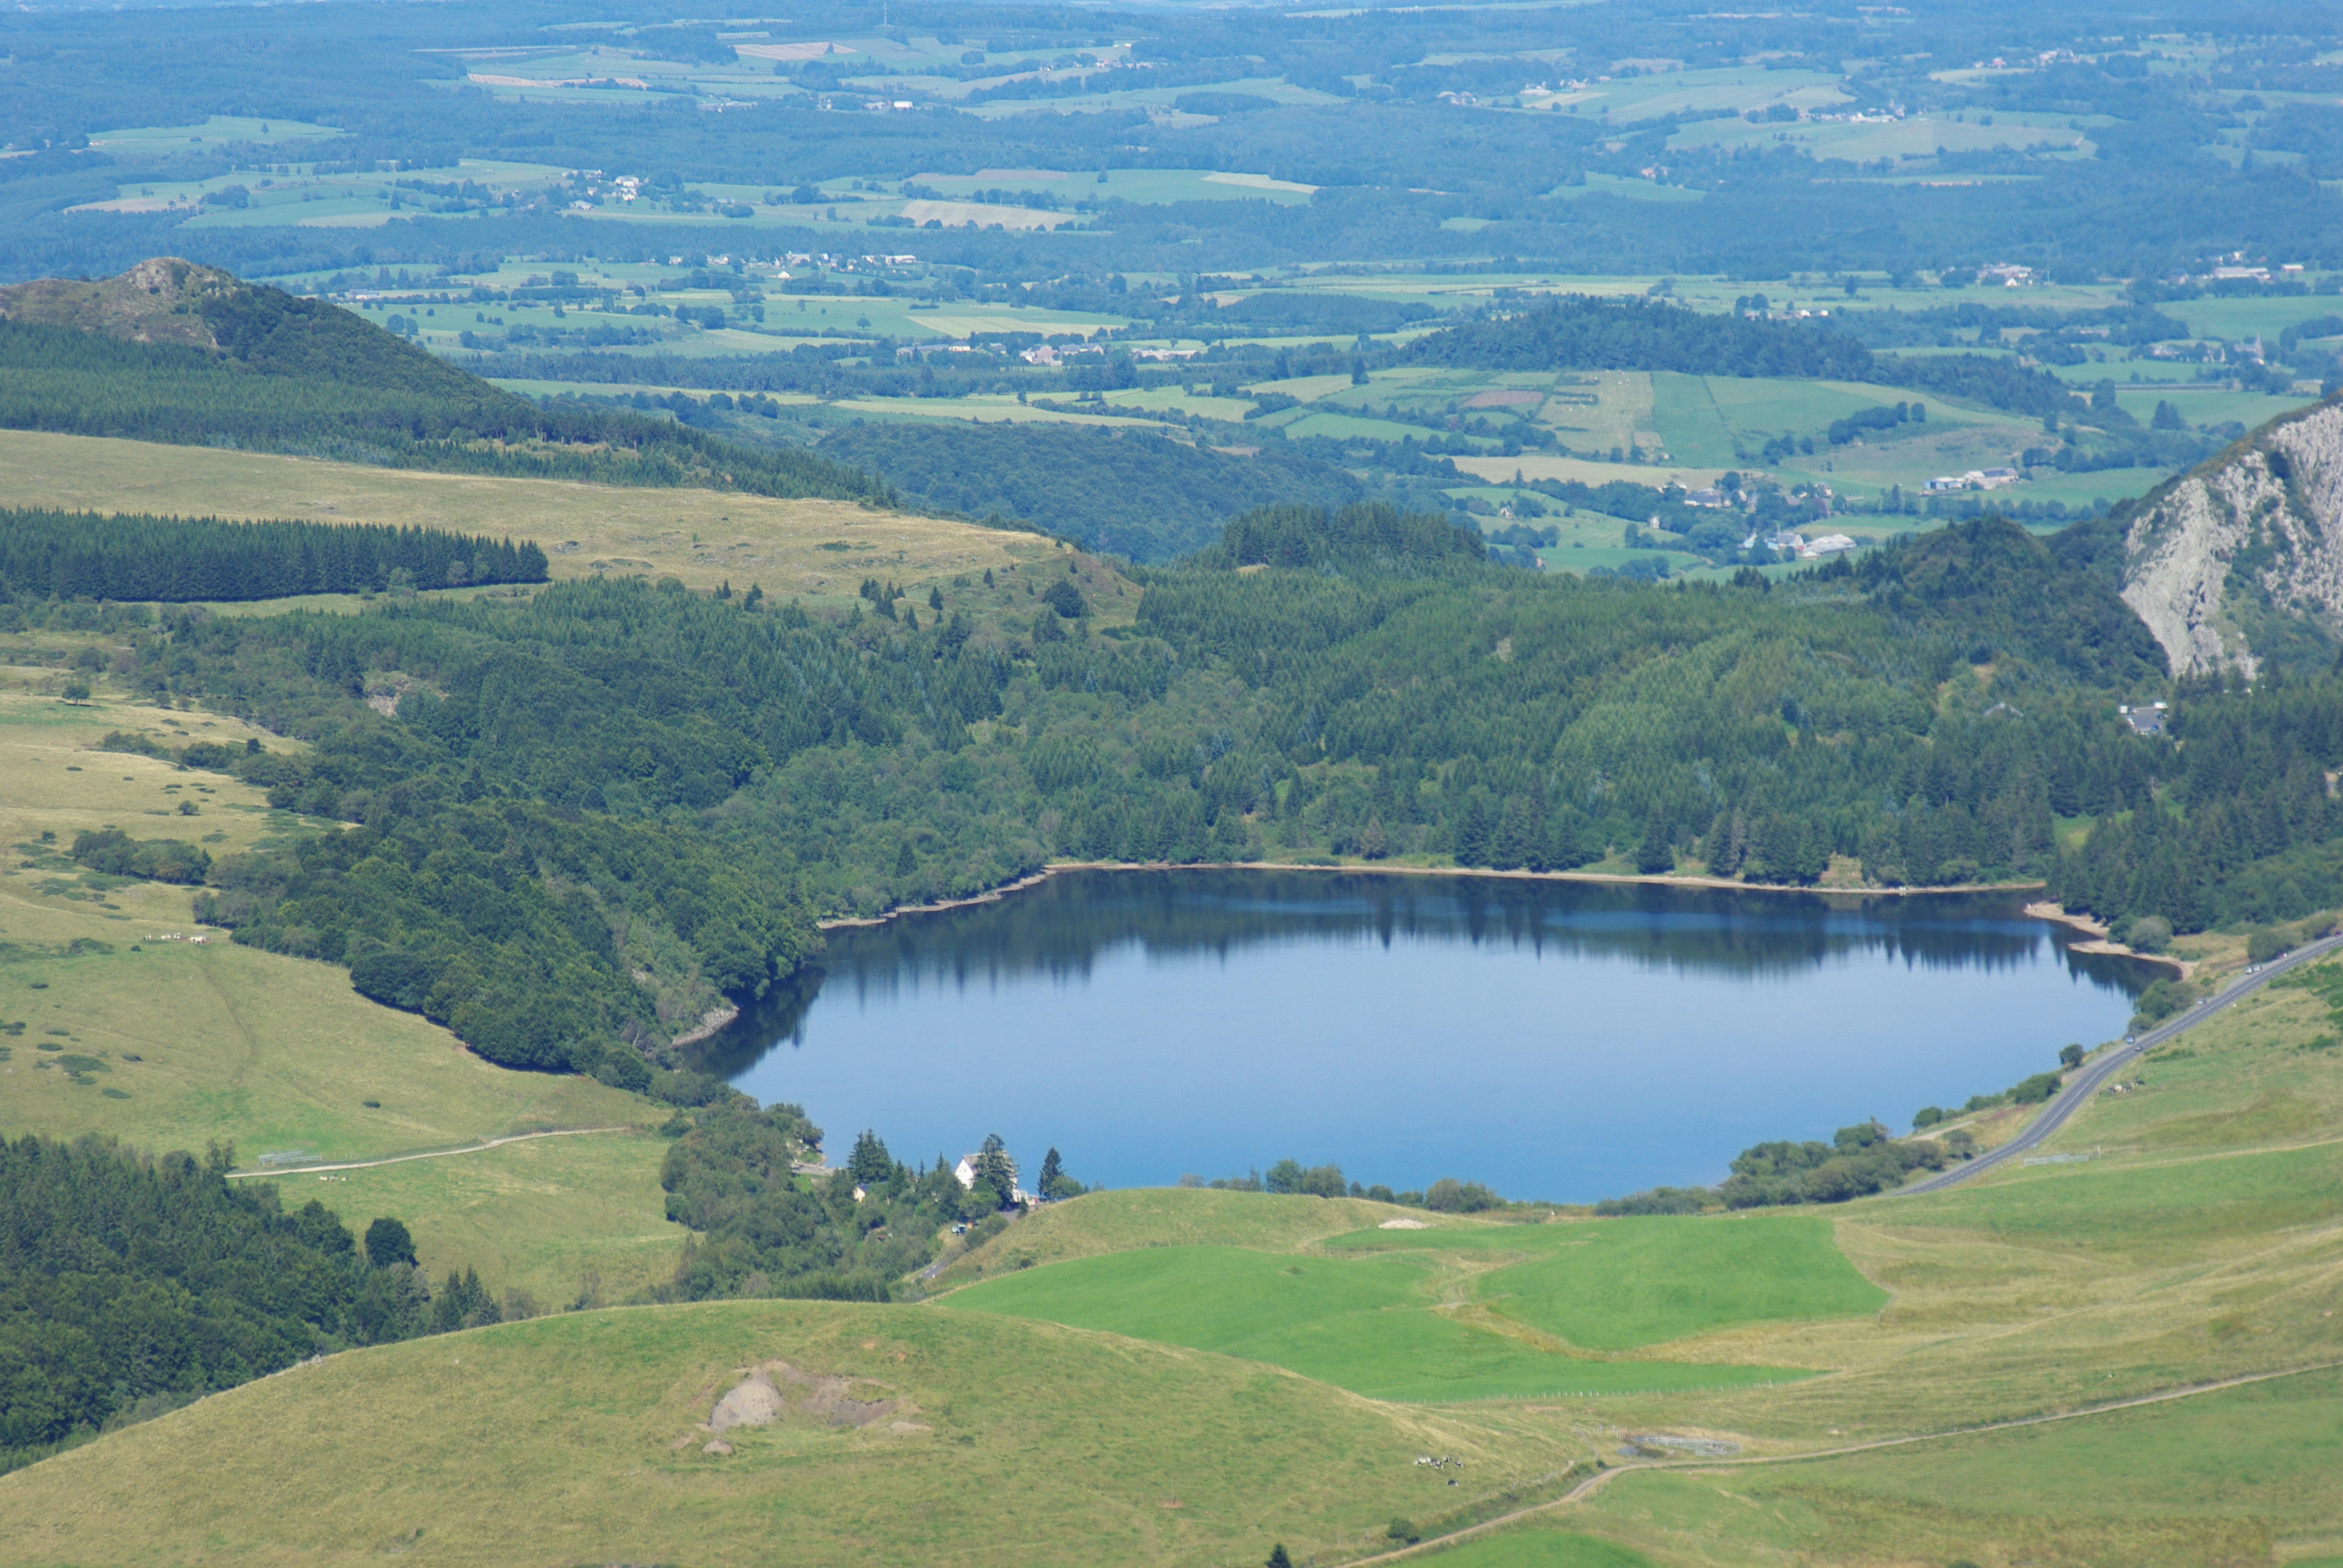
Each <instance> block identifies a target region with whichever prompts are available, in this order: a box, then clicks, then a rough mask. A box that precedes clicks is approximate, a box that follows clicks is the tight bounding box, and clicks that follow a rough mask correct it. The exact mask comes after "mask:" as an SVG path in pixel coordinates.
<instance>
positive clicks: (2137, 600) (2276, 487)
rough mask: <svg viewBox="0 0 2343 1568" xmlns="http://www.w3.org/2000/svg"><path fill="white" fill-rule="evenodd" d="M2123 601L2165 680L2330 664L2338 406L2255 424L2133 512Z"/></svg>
mask: <svg viewBox="0 0 2343 1568" xmlns="http://www.w3.org/2000/svg"><path fill="white" fill-rule="evenodd" d="M2123 598H2124V602H2125V603H2127V604H2128V605H2130V606H2131V608H2132V609H2133V610H2134V611H2135V612H2137V615H2138V616H2139V618H2140V619H2141V620H2143V621H2145V622H2147V628H2148V629H2149V630H2150V631H2152V632H2154V633H2155V634H2156V639H2157V641H2158V642H2159V643H2162V644H2163V645H2164V651H2165V654H2166V656H2167V658H2169V659H2170V660H2171V663H2172V672H2173V673H2174V674H2175V675H2189V674H2201V673H2204V672H2206V671H2208V670H2212V669H2217V668H2221V667H2223V666H2230V667H2234V668H2237V669H2239V670H2241V671H2243V672H2244V673H2246V674H2247V675H2251V674H2253V673H2254V672H2255V671H2256V670H2257V669H2258V668H2260V667H2261V666H2262V665H2264V664H2266V663H2268V662H2271V661H2276V662H2278V663H2286V664H2294V663H2305V662H2316V663H2318V664H2319V665H2320V666H2322V667H2324V666H2327V665H2330V664H2332V663H2333V662H2334V658H2335V652H2334V650H2335V648H2336V646H2337V645H2338V643H2343V401H2338V400H2337V399H2332V398H2330V399H2329V400H2328V401H2327V402H2325V403H2322V404H2320V405H2318V407H2315V408H2311V409H2308V410H2306V411H2305V412H2303V413H2300V414H2293V415H2288V416H2287V417H2285V418H2283V419H2279V420H2276V421H2274V422H2272V423H2270V424H2268V425H2265V426H2263V427H2261V428H2260V429H2258V430H2257V431H2255V432H2254V433H2253V434H2252V435H2250V436H2248V437H2246V438H2245V439H2244V440H2242V441H2240V442H2238V443H2237V445H2236V446H2234V447H2230V448H2229V449H2228V450H2227V452H2224V453H2223V454H2221V456H2220V457H2217V458H2215V459H2213V460H2212V461H2211V462H2208V463H2206V464H2204V465H2203V466H2201V467H2197V468H2196V469H2194V470H2193V471H2191V472H2189V473H2187V474H2184V475H2182V476H2180V477H2177V478H2175V479H2172V480H2169V481H2167V483H2166V484H2164V485H2163V486H2161V487H2158V488H2157V489H2156V490H2154V491H2152V492H2150V493H2149V495H2148V496H2147V498H2145V499H2143V500H2142V501H2141V502H2140V503H2139V505H2138V506H2137V508H2134V509H2133V511H2132V514H2131V517H2130V519H2129V523H2128V526H2127V529H2126V532H2125V538H2124V571H2123Z"/></svg>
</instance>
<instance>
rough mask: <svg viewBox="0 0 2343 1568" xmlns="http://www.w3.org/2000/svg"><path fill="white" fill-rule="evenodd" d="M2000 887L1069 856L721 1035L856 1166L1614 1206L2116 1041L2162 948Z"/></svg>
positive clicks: (841, 957) (839, 966)
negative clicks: (1167, 863) (1335, 1181)
mask: <svg viewBox="0 0 2343 1568" xmlns="http://www.w3.org/2000/svg"><path fill="white" fill-rule="evenodd" d="M2076 940H2081V939H2080V938H2078V937H2077V936H2076V935H2075V934H2074V933H2073V932H2071V931H2069V930H2067V929H2066V928H2065V927H2061V926H2056V925H2052V924H2049V923H2047V922H2045V921H2041V920H2033V919H2031V918H2029V917H2027V916H2026V914H2025V913H2024V912H2023V911H2022V909H2021V900H2018V899H2016V898H2015V897H2011V896H2006V895H1992V896H1971V895H1941V896H1929V897H1913V898H1873V899H1865V898H1858V897H1854V896H1849V895H1843V894H1842V895H1833V894H1824V893H1805V892H1779V893H1775V892H1765V893H1760V892H1743V891H1734V890H1702V889H1678V888H1666V887H1653V886H1641V885H1622V884H1597V883H1584V882H1564V881H1547V880H1529V879H1497V878H1487V877H1455V876H1441V877H1417V876H1389V875H1374V874H1367V873H1348V872H1309V871H1292V872H1282V871H1222V870H1161V871H1157V870H1145V871H1078V872H1071V873H1066V874H1061V875H1059V876H1055V877H1051V879H1048V880H1047V881H1045V882H1043V883H1041V885H1039V886H1037V887H1034V888H1031V889H1028V890H1023V891H1020V892H1017V893H1013V894H1011V895H1010V896H1008V897H1006V898H1004V899H1001V900H999V901H997V902H993V903H988V904H980V905H974V906H971V907H969V908H965V909H959V910H941V911H936V912H932V913H924V914H915V915H907V916H904V917H901V918H899V919H897V920H892V921H890V922H889V923H887V924H885V925H880V926H870V927H861V928H854V929H849V930H838V931H833V932H831V933H830V944H829V948H828V950H827V951H826V952H825V953H824V954H823V955H822V958H821V960H820V964H819V966H818V967H817V968H814V969H810V970H807V971H805V972H804V973H802V974H800V975H799V976H797V977H795V978H794V979H793V980H791V982H790V983H789V985H788V986H787V987H786V988H784V989H782V990H779V991H778V992H777V993H776V994H774V995H773V996H770V997H769V998H768V999H766V1000H764V1001H762V1002H760V1003H759V1004H758V1005H757V1006H755V1007H753V1008H751V1009H749V1010H745V1011H744V1012H743V1013H742V1015H741V1017H740V1018H739V1020H737V1021H736V1022H735V1023H734V1024H733V1025H732V1026H731V1027H730V1028H729V1030H726V1031H725V1032H724V1033H722V1034H720V1035H719V1036H718V1037H716V1038H715V1039H714V1040H709V1041H708V1042H707V1043H706V1044H705V1045H704V1046H703V1047H702V1048H700V1053H699V1055H700V1060H701V1062H702V1064H703V1065H704V1066H705V1067H706V1068H707V1070H709V1071H713V1072H718V1073H720V1074H721V1075H722V1076H723V1077H724V1078H726V1079H727V1080H729V1081H730V1082H732V1083H733V1084H734V1085H736V1086H737V1087H739V1089H740V1090H742V1091H745V1092H747V1093H749V1094H752V1095H755V1096H756V1097H757V1098H758V1099H759V1100H760V1101H767V1102H770V1101H794V1102H796V1103H798V1104H801V1105H803V1106H804V1107H805V1108H806V1111H807V1112H808V1114H809V1115H810V1116H811V1117H812V1119H813V1120H814V1121H816V1122H817V1123H818V1124H820V1126H821V1127H822V1128H823V1129H824V1130H825V1131H826V1133H827V1134H828V1147H829V1149H830V1152H831V1155H832V1158H834V1159H841V1160H842V1159H843V1158H844V1156H845V1153H846V1151H847V1149H848V1148H849V1146H850V1143H851V1141H852V1140H853V1138H854V1136H855V1134H856V1133H857V1132H859V1131H861V1130H862V1129H863V1128H865V1127H870V1128H873V1129H876V1130H877V1131H878V1133H879V1135H880V1137H881V1138H883V1139H885V1140H886V1141H887V1144H888V1147H889V1148H890V1151H892V1152H893V1153H894V1154H895V1156H896V1157H897V1158H898V1159H900V1160H903V1161H907V1162H910V1163H913V1164H918V1163H920V1162H922V1161H927V1160H930V1159H931V1158H933V1157H934V1156H935V1155H936V1154H938V1153H941V1154H944V1155H946V1156H947V1157H949V1158H950V1159H954V1160H957V1159H958V1158H959V1157H960V1155H961V1154H963V1153H965V1152H968V1151H971V1150H973V1149H975V1148H976V1146H977V1145H978V1143H979V1142H980V1141H981V1140H982V1139H983V1138H984V1136H985V1134H987V1133H989V1132H998V1133H1000V1134H1001V1136H1002V1137H1003V1138H1004V1139H1006V1140H1007V1141H1008V1143H1009V1147H1010V1151H1011V1153H1012V1154H1013V1155H1015V1156H1016V1157H1017V1158H1018V1160H1019V1161H1020V1163H1021V1168H1022V1169H1023V1170H1024V1171H1026V1172H1028V1174H1029V1175H1030V1174H1031V1173H1032V1172H1034V1171H1038V1169H1039V1168H1040V1164H1041V1155H1042V1153H1043V1151H1045V1150H1046V1149H1048V1148H1049V1147H1051V1145H1055V1146H1056V1147H1057V1148H1058V1149H1059V1150H1060V1151H1061V1152H1062V1154H1063V1156H1064V1160H1065V1165H1066V1169H1067V1171H1069V1173H1071V1175H1073V1176H1074V1177H1076V1178H1077V1179H1079V1180H1081V1181H1088V1182H1091V1183H1093V1184H1099V1183H1102V1184H1105V1185H1108V1186H1112V1187H1131V1186H1161V1185H1169V1184H1171V1183H1172V1182H1173V1181H1177V1180H1179V1179H1180V1177H1181V1176H1182V1174H1183V1173H1193V1174H1196V1175H1201V1176H1203V1177H1206V1178H1212V1177H1219V1176H1228V1175H1242V1174H1243V1173H1244V1172H1245V1171H1248V1170H1251V1169H1254V1168H1259V1169H1262V1170H1266V1169H1267V1168H1268V1167H1269V1166H1270V1165H1271V1164H1272V1162H1274V1161H1278V1160H1280V1159H1284V1158H1288V1157H1291V1158H1292V1159H1296V1160H1299V1161H1302V1163H1304V1164H1305V1165H1316V1164H1322V1163H1327V1162H1333V1163H1337V1164H1340V1165H1341V1166H1342V1169H1343V1171H1344V1172H1345V1173H1346V1174H1348V1175H1349V1176H1350V1177H1351V1178H1352V1179H1353V1180H1354V1181H1363V1182H1368V1183H1376V1182H1381V1183H1383V1184H1386V1185H1388V1186H1391V1187H1393V1188H1394V1189H1401V1190H1404V1189H1407V1188H1418V1189H1421V1188H1423V1187H1425V1186H1427V1185H1429V1184H1430V1183H1431V1182H1432V1181H1434V1180H1436V1179H1438V1178H1440V1177H1442V1176H1455V1177H1458V1178H1460V1179H1462V1180H1465V1181H1485V1182H1487V1183H1489V1184H1490V1185H1492V1186H1493V1187H1495V1188H1496V1189H1497V1190H1498V1191H1501V1192H1503V1193H1505V1194H1506V1195H1507V1196H1509V1197H1519V1198H1544V1199H1552V1200H1555V1201H1570V1202H1580V1201H1593V1200H1594V1199H1598V1198H1604V1197H1612V1196H1617V1195H1619V1194H1622V1193H1625V1192H1629V1191H1635V1190H1637V1189H1640V1188H1644V1187H1649V1186H1653V1185H1655V1184H1660V1183H1669V1184H1684V1183H1691V1182H1703V1183H1705V1182H1714V1181H1719V1180H1721V1179H1722V1178H1723V1177H1724V1176H1725V1174H1726V1171H1727V1166H1728V1163H1729V1161H1731V1160H1732V1158H1733V1156H1734V1155H1735V1153H1737V1152H1739V1151H1741V1150H1742V1149H1744V1148H1745V1147H1747V1146H1748V1145H1749V1144H1751V1143H1755V1142H1758V1141H1763V1140H1765V1139H1772V1138H1792V1139H1803V1138H1820V1139H1828V1138H1829V1137H1830V1135H1831V1133H1832V1131H1833V1130H1835V1129H1836V1128H1838V1127H1842V1126H1845V1125H1847V1124H1848V1123H1851V1122H1856V1121H1863V1120H1864V1119H1865V1118H1866V1117H1871V1116H1876V1117H1877V1118H1878V1119H1879V1120H1880V1121H1884V1122H1885V1123H1887V1124H1888V1125H1889V1126H1890V1127H1892V1128H1894V1129H1896V1131H1903V1130H1904V1128H1906V1126H1908V1125H1909V1121H1910V1118H1911V1115H1912V1113H1913V1111H1916V1110H1917V1109H1918V1108H1920V1107H1921V1106H1923V1105H1929V1104H1936V1105H1946V1106H1952V1105H1958V1104H1959V1103H1960V1102H1962V1101H1966V1099H1968V1098H1969V1096H1971V1095H1973V1094H1978V1093H1989V1092H1993V1091H1998V1090H2002V1089H2006V1088H2007V1087H2008V1086H2009V1085H2010V1084H2012V1083H2014V1082H2016V1081H2017V1080H2019V1079H2021V1078H2024V1077H2026V1076H2027V1075H2028V1074H2030V1073H2035V1072H2039V1071H2043V1070H2046V1069H2049V1068H2052V1067H2055V1066H2056V1063H2057V1054H2058V1048H2059V1047H2060V1046H2062V1045H2065V1044H2066V1043H2068V1042H2069V1041H2079V1042H2081V1043H2083V1044H2085V1045H2096V1044H2097V1043H2098V1042H2100V1041H2102V1040H2108V1039H2111V1038H2114V1037H2116V1036H2118V1035H2120V1034H2121V1033H2122V1031H2123V1028H2124V1025H2125V1022H2126V1020H2127V1019H2128V1017H2129V1016H2130V1010H2131V999H2132V998H2133V997H2134V996H2136V995H2137V993H2138V991H2139V990H2141V989H2142V988H2143V987H2145V986H2146V984H2147V982H2148V981H2149V980H2153V979H2154V978H2155V976H2156V973H2157V971H2156V970H2150V969H2148V968H2147V966H2144V965H2141V964H2138V963H2137V962H2135V961H2131V960H2122V959H2115V958H2107V957H2102V956H2094V955H2087V954H2081V953H2077V952H2074V951H2072V950H2071V943H2072V942H2073V941H2076Z"/></svg>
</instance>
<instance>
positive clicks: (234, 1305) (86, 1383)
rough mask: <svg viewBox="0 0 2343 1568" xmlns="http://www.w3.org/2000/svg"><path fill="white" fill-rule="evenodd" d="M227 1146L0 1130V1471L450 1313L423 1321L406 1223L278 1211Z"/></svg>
mask: <svg viewBox="0 0 2343 1568" xmlns="http://www.w3.org/2000/svg"><path fill="white" fill-rule="evenodd" d="M234 1160H235V1151H234V1150H233V1149H221V1148H217V1147H215V1148H213V1149H211V1150H210V1151H207V1152H206V1155H205V1156H204V1157H203V1158H201V1159H198V1158H197V1157H196V1156H194V1155H191V1154H186V1153H171V1154H165V1155H161V1156H159V1157H156V1156H148V1155H144V1154H137V1153H134V1152H132V1151H127V1150H123V1149H118V1148H116V1147H115V1146H114V1145H113V1144H112V1143H110V1142H107V1141H102V1140H98V1139H84V1140H81V1141H77V1142H75V1143H71V1144H65V1143H58V1142H55V1141H50V1140H47V1139H43V1138H36V1137H25V1138H19V1139H15V1140H14V1141H10V1140H6V1139H0V1471H5V1470H9V1469H14V1468H15V1467H16V1466H17V1465H19V1464H24V1463H29V1462H32V1461H33V1460H35V1459H38V1458H41V1457H43V1456H44V1455H45V1454H46V1453H49V1452H54V1451H55V1448H56V1447H57V1446H59V1445H60V1444H63V1443H65V1442H69V1441H74V1440H75V1439H76V1437H77V1436H78V1437H86V1436H88V1435H91V1434H92V1433H94V1432H96V1431H97V1430H98V1429H100V1428H103V1427H106V1426H107V1425H108V1424H110V1423H111V1424H121V1423H123V1422H128V1421H135V1420H140V1419H144V1418H146V1417H148V1416H152V1415H156V1414H159V1413H161V1412H164V1411H166V1410H170V1409H173V1408H175V1407H176V1406H177V1405H180V1404H185V1403H187V1402H190V1401H192V1400H194V1399H196V1398H197V1397H199V1396H201V1395H203V1394H206V1393H208V1392H213V1391H214V1390H216V1389H225V1388H233V1387H235V1386H236V1384H237V1383H240V1382H247V1381H249V1380H250V1379H252V1378H255V1377H258V1376H262V1375H264V1374H266V1373H268V1372H281V1371H282V1370H284V1369H285V1368H287V1367H288V1366H291V1365H292V1364H293V1363H294V1362H299V1361H304V1360H307V1358H309V1357H311V1356H314V1355H318V1354H321V1353H323V1352H327V1351H332V1350H338V1349H341V1348H342V1347H344V1346H347V1345H364V1344H379V1343H382V1342H386V1341H390V1340H401V1339H409V1338H412V1337H414V1336H415V1335H417V1334H421V1333H428V1332H432V1331H433V1330H434V1328H435V1327H436V1328H442V1329H444V1328H448V1327H458V1326H463V1325H462V1323H461V1322H460V1321H458V1322H437V1320H436V1319H435V1317H434V1315H433V1312H434V1309H433V1302H432V1296H431V1292H430V1291H429V1290H428V1289H427V1285H426V1283H425V1282H424V1280H423V1278H422V1276H421V1275H420V1274H419V1273H418V1272H417V1271H416V1269H415V1268H414V1266H413V1265H414V1261H415V1259H414V1256H413V1249H412V1247H411V1246H408V1245H407V1244H406V1242H405V1237H406V1230H405V1227H404V1226H400V1225H398V1224H397V1223H396V1222H395V1221H393V1222H391V1223H390V1224H389V1225H388V1226H387V1228H386V1227H384V1226H383V1225H382V1224H381V1223H380V1222H377V1227H376V1230H375V1231H373V1232H371V1233H370V1234H369V1235H368V1238H367V1246H366V1247H364V1248H361V1247H360V1245H359V1244H358V1242H357V1238H356V1237H354V1236H353V1235H352V1234H351V1233H350V1231H349V1230H348V1228H347V1227H346V1226H345V1225H344V1224H343V1223H342V1221H341V1219H340V1217H339V1216H338V1215H337V1214H335V1213H334V1212H333V1211H330V1210H328V1209H327V1208H326V1207H325V1206H324V1205H323V1204H321V1203H318V1202H317V1201H314V1200H313V1201H310V1202H307V1203H305V1204H303V1205H302V1206H301V1207H300V1208H299V1209H297V1210H296V1211H292V1212H290V1213H287V1212H286V1211H284V1209H283V1207H282V1206H281V1204H280V1202H279V1201H278V1197H277V1188H276V1186H275V1184H274V1183H270V1182H258V1183H252V1184H241V1183H236V1182H231V1181H228V1180H227V1178H226V1171H227V1170H228V1168H229V1166H230V1165H231V1164H232V1163H233V1161H234ZM369 1254H372V1255H369ZM450 1284H451V1286H454V1287H455V1288H456V1289H455V1293H458V1294H461V1293H463V1292H462V1286H461V1282H458V1281H454V1280H452V1279H451V1281H450ZM478 1292H479V1285H478V1281H477V1280H474V1281H473V1282H471V1291H470V1293H471V1294H473V1295H478ZM447 1293H448V1292H443V1295H445V1294H447ZM472 1312H473V1314H474V1316H475V1317H476V1318H478V1319H481V1320H483V1321H487V1322H495V1321H496V1317H497V1315H498V1313H499V1312H500V1309H499V1308H498V1307H496V1306H494V1305H492V1304H488V1303H486V1302H475V1303H473V1306H472Z"/></svg>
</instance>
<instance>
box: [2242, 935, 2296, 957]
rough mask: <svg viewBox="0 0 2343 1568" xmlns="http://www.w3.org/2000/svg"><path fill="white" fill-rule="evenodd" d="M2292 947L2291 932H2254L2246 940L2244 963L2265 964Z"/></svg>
mask: <svg viewBox="0 0 2343 1568" xmlns="http://www.w3.org/2000/svg"><path fill="white" fill-rule="evenodd" d="M2293 945H2294V941H2293V933H2292V932H2291V931H2286V930H2258V931H2255V932H2253V933H2252V934H2251V935H2249V936H2247V938H2246V961H2247V963H2256V964H2266V963H2268V962H2269V961H2270V960H2272V959H2275V958H2278V957H2279V956H2280V955H2281V954H2283V953H2285V952H2286V951H2287V950H2288V949H2289V948H2291V947H2292V946H2293Z"/></svg>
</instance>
